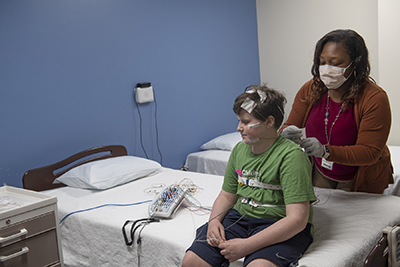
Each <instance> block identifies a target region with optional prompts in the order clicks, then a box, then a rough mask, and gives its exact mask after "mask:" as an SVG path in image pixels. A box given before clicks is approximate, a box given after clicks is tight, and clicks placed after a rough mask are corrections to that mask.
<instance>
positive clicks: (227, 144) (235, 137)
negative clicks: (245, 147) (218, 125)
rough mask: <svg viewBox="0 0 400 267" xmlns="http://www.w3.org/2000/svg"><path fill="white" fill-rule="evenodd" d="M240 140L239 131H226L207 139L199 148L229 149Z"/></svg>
mask: <svg viewBox="0 0 400 267" xmlns="http://www.w3.org/2000/svg"><path fill="white" fill-rule="evenodd" d="M240 141H242V136H241V135H240V133H239V132H234V133H228V134H224V135H220V136H218V137H216V138H214V139H212V140H210V141H208V142H207V143H205V144H203V145H202V146H201V149H204V150H208V149H220V150H229V151H230V150H232V149H233V147H234V146H235V145H236V144H237V143H238V142H240Z"/></svg>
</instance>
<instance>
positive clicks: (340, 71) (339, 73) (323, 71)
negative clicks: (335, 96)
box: [319, 62, 353, 89]
mask: <svg viewBox="0 0 400 267" xmlns="http://www.w3.org/2000/svg"><path fill="white" fill-rule="evenodd" d="M352 63H353V62H351V63H350V64H349V65H348V66H347V67H346V68H341V67H335V66H331V65H320V66H319V76H320V78H321V81H322V82H323V83H324V84H325V86H326V87H327V88H328V89H338V88H339V87H340V86H341V85H342V84H344V82H345V81H347V79H348V78H349V77H350V76H351V75H349V77H347V78H346V77H344V73H345V72H346V70H347V69H348V68H349V67H350V66H351V64H352Z"/></svg>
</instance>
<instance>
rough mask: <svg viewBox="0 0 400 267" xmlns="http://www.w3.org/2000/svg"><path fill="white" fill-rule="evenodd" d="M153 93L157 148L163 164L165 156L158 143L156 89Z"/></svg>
mask: <svg viewBox="0 0 400 267" xmlns="http://www.w3.org/2000/svg"><path fill="white" fill-rule="evenodd" d="M153 94H154V107H155V113H154V118H155V123H156V142H157V150H158V153H159V154H160V164H161V165H162V159H163V157H162V154H161V151H160V146H159V144H158V126H157V101H156V95H155V93H154V90H153Z"/></svg>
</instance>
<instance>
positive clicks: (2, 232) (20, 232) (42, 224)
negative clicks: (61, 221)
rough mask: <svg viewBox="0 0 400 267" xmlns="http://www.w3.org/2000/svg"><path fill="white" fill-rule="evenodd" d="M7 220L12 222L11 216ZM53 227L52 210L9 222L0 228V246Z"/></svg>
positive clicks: (54, 223) (54, 226) (54, 225)
mask: <svg viewBox="0 0 400 267" xmlns="http://www.w3.org/2000/svg"><path fill="white" fill-rule="evenodd" d="M9 220H10V222H11V223H12V218H10V219H9ZM55 228H56V222H55V216H54V212H49V213H46V214H43V215H40V216H37V217H33V218H30V219H28V220H25V221H21V222H18V223H15V224H11V225H10V226H7V227H3V228H1V229H0V248H3V247H5V246H7V245H9V244H13V243H15V242H18V241H21V240H24V239H27V238H30V237H33V236H35V235H38V234H40V233H43V232H46V231H49V230H52V229H55Z"/></svg>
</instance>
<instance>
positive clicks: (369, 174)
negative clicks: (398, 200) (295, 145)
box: [281, 80, 393, 193]
mask: <svg viewBox="0 0 400 267" xmlns="http://www.w3.org/2000/svg"><path fill="white" fill-rule="evenodd" d="M312 88H313V80H310V81H308V82H307V83H305V84H304V85H303V86H302V87H301V88H300V90H299V91H298V93H297V95H296V97H295V100H294V102H293V105H292V110H291V112H290V114H289V117H288V119H287V121H286V122H285V123H284V125H283V126H282V128H281V130H282V129H284V128H285V127H287V126H289V125H296V126H297V127H299V128H303V127H305V125H306V121H307V118H308V115H309V114H310V111H311V108H312V107H313V105H312V104H311V103H310V102H308V101H305V100H306V99H307V96H308V95H309V94H310V92H311V90H312ZM354 114H355V120H356V124H357V131H358V132H357V141H356V144H355V145H352V146H331V145H328V147H329V149H330V152H331V153H330V157H329V161H333V162H336V163H340V164H344V165H350V166H359V168H358V171H357V173H356V175H355V177H354V181H353V185H352V189H351V190H352V191H361V192H370V193H383V191H384V190H385V188H387V187H388V184H390V183H393V167H392V164H391V160H390V152H389V149H388V147H387V145H386V141H387V138H388V136H389V132H390V126H391V121H392V119H391V110H390V104H389V99H388V97H387V94H386V92H385V91H384V90H383V89H382V88H380V87H379V86H378V85H376V84H374V83H372V82H370V81H368V82H366V85H365V88H364V91H363V93H362V95H361V96H360V97H358V98H356V99H355V100H354ZM323 145H325V144H323Z"/></svg>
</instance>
